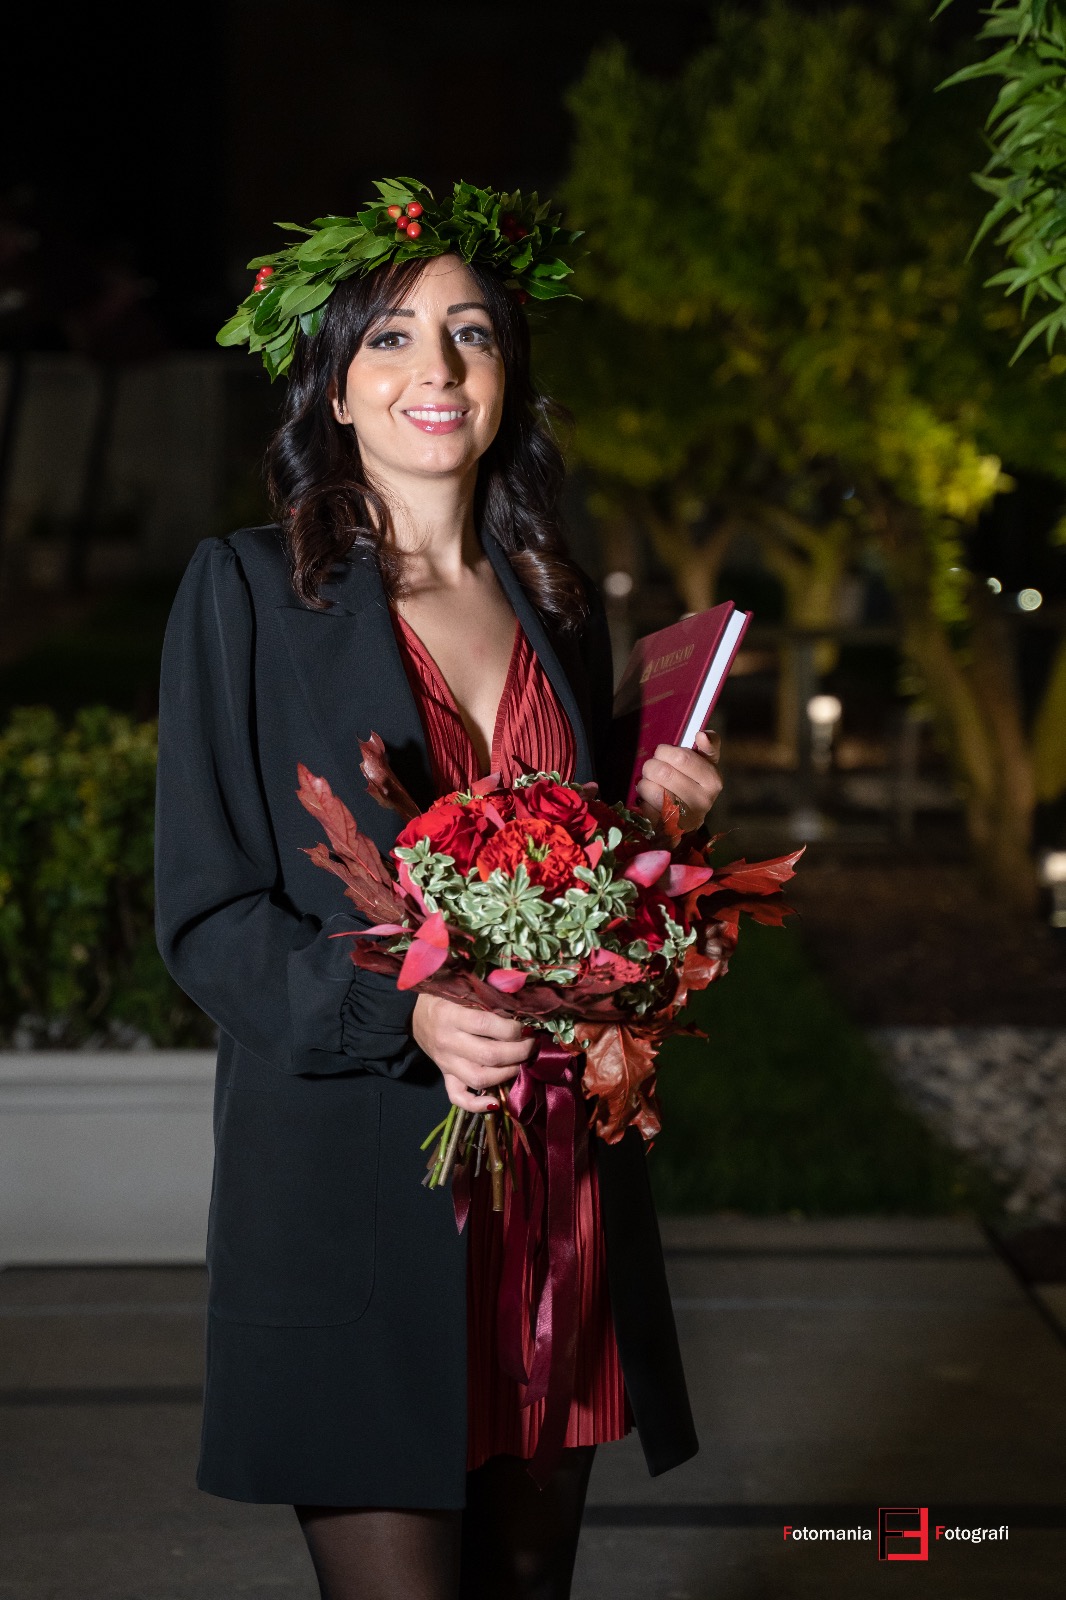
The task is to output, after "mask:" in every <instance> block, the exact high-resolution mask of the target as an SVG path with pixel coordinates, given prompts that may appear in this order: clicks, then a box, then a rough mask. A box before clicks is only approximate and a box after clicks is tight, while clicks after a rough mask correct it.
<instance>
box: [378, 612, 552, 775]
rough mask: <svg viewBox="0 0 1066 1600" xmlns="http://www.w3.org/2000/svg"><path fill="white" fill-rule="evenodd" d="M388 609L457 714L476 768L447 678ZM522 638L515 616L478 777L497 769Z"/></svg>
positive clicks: (400, 618) (470, 741)
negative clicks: (504, 672)
mask: <svg viewBox="0 0 1066 1600" xmlns="http://www.w3.org/2000/svg"><path fill="white" fill-rule="evenodd" d="M389 611H390V614H391V615H392V616H393V617H394V618H395V620H396V621H397V622H398V623H399V625H400V627H401V629H402V630H403V635H404V638H405V640H406V641H407V643H408V645H409V647H410V648H411V649H412V650H414V651H415V652H416V653H417V655H418V657H419V659H420V660H421V661H422V663H423V665H424V666H425V668H426V671H427V673H428V675H429V677H430V679H431V680H432V682H433V686H434V688H435V689H436V691H437V693H438V695H439V696H440V698H441V700H443V702H444V704H445V705H446V706H447V707H448V709H449V710H450V711H453V712H454V713H455V715H456V717H457V718H458V720H459V726H460V727H461V728H462V730H463V737H464V738H465V739H466V742H467V744H468V745H469V746H470V751H471V754H472V755H473V757H474V759H473V761H472V763H471V770H472V771H478V769H479V768H480V766H481V761H480V759H479V757H478V752H477V746H476V745H475V743H474V741H473V739H472V738H471V737H470V730H469V728H468V727H467V725H466V717H465V716H464V715H463V708H462V706H460V704H459V702H458V700H456V698H455V696H454V694H453V693H452V691H451V688H450V686H449V684H448V680H447V678H446V677H445V676H444V674H443V672H442V671H441V669H440V667H439V666H438V665H437V662H436V660H435V659H434V657H433V656H432V655H431V654H430V651H429V650H428V649H427V647H426V645H425V644H424V643H423V641H422V638H421V636H420V635H419V634H418V633H416V632H415V630H414V628H412V626H411V624H410V623H409V622H408V620H407V618H406V617H404V616H401V615H400V613H399V611H397V609H396V607H395V606H392V605H390V607H389ZM522 638H523V635H522V624H521V622H520V621H519V619H518V618H517V617H516V618H515V625H514V643H513V645H512V646H511V659H510V661H509V662H508V663H507V676H506V677H505V678H504V681H503V692H502V693H501V695H500V699H499V704H498V705H497V707H496V716H495V719H494V721H493V727H492V744H491V745H490V747H489V765H488V769H487V771H485V772H479V776H480V777H482V778H487V777H488V775H489V773H490V772H498V771H499V770H500V756H501V751H500V737H501V734H502V732H503V728H504V724H505V722H506V717H507V711H508V708H509V706H510V704H511V700H512V698H513V696H514V686H515V679H516V677H517V675H518V665H519V662H520V660H521V656H522Z"/></svg>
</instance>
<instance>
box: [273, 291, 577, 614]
mask: <svg viewBox="0 0 1066 1600" xmlns="http://www.w3.org/2000/svg"><path fill="white" fill-rule="evenodd" d="M424 269H425V262H424V261H407V262H401V263H399V264H394V265H390V266H384V267H379V268H378V269H377V270H376V271H374V272H371V273H368V274H367V275H366V276H365V277H362V278H348V279H345V281H344V282H342V283H340V284H338V285H337V287H336V288H335V289H334V291H333V293H332V294H331V295H330V298H329V299H328V300H327V302H326V305H325V314H324V316H323V319H322V323H321V326H320V328H319V330H318V332H317V333H316V334H314V335H313V336H312V337H310V338H308V337H306V336H305V335H304V334H302V333H301V334H299V335H298V336H297V341H296V349H295V352H294V354H293V361H292V366H291V368H290V369H289V383H288V392H287V395H286V398H285V404H284V409H283V412H282V420H281V425H280V427H279V428H278V430H277V432H276V433H275V434H274V437H273V438H272V439H271V441H270V444H269V446H268V449H267V460H266V465H267V484H268V487H269V490H270V496H271V500H272V502H273V505H274V510H275V514H276V516H277V518H278V521H279V523H280V525H281V528H282V531H283V534H284V537H285V540H286V542H287V545H288V549H289V555H290V559H291V562H292V585H293V588H294V590H295V591H296V593H297V595H298V596H299V597H300V599H301V600H302V601H303V602H304V603H305V604H306V605H309V606H312V607H314V608H315V609H322V608H323V607H324V606H325V604H326V602H325V601H324V600H323V599H322V598H321V596H320V594H319V588H320V586H321V584H322V583H323V582H324V581H325V580H326V579H327V578H328V577H329V574H330V571H331V569H332V568H333V567H334V566H335V565H336V564H337V563H339V562H341V561H343V560H344V558H345V557H346V556H347V555H348V553H349V552H350V551H351V550H353V549H355V548H358V547H362V548H364V549H369V550H371V551H372V552H373V553H374V555H375V556H376V558H377V561H378V565H379V567H380V570H381V575H382V579H383V581H384V584H385V588H386V591H387V592H388V593H389V594H390V595H392V596H397V595H401V594H402V593H403V590H404V572H403V560H402V556H401V554H400V553H399V552H398V551H397V550H396V548H395V546H394V545H392V544H391V543H390V542H389V539H388V530H389V514H388V507H387V505H386V504H385V502H384V500H383V498H382V496H381V495H380V494H379V493H377V491H376V490H375V489H374V487H373V485H372V484H371V483H370V482H369V481H368V479H367V475H366V473H365V471H364V468H363V463H362V460H361V457H360V453H359V444H358V440H357V439H356V436H355V431H354V429H353V428H352V427H351V426H350V424H341V423H339V422H337V420H336V418H335V417H334V415H333V409H332V405H331V403H330V401H331V395H332V394H335V393H336V394H342V395H343V393H344V389H345V382H346V379H347V373H348V368H349V366H350V365H351V362H352V359H353V357H354V356H355V354H356V352H357V351H358V349H359V348H360V346H361V345H362V343H363V340H364V339H365V338H366V336H367V334H368V333H369V332H370V331H371V330H372V329H373V328H374V327H375V326H376V325H377V323H378V322H379V321H380V319H381V318H382V317H383V316H384V315H385V314H386V313H387V312H388V311H389V310H391V309H392V307H394V306H396V305H399V304H401V303H402V301H403V300H404V298H405V297H406V296H407V295H409V294H410V293H411V291H412V289H413V288H414V286H415V284H416V283H417V281H418V278H419V276H420V275H421V273H422V272H423V271H424ZM469 270H470V272H471V273H472V274H473V276H474V278H475V279H476V280H477V284H478V288H479V290H480V292H481V295H482V296H483V298H484V302H485V305H486V306H487V307H488V312H489V317H490V319H491V321H492V326H493V331H494V334H495V338H496V343H497V347H498V349H499V351H500V355H501V357H502V360H503V367H504V400H503V415H502V417H501V420H500V426H499V430H498V432H497V434H496V437H495V439H494V440H493V441H492V444H491V445H490V446H489V448H488V450H487V451H486V452H485V454H484V455H483V456H482V458H481V460H480V461H479V462H478V475H477V486H476V489H475V499H474V517H475V521H476V524H477V526H478V528H479V530H481V531H482V532H483V533H490V534H493V535H495V537H496V538H497V539H498V540H499V542H500V544H501V545H502V546H503V548H504V549H505V550H506V552H507V554H508V556H509V557H510V561H511V565H512V566H513V568H514V570H515V573H516V575H517V577H518V579H519V581H520V582H521V584H522V586H523V588H524V589H525V591H526V593H527V594H528V595H529V597H530V600H531V601H532V602H533V604H534V606H536V608H537V610H538V611H539V612H540V613H541V615H542V616H543V617H544V618H545V620H546V621H549V622H551V623H554V624H555V625H556V626H557V627H562V628H568V627H576V626H578V625H579V624H580V623H581V621H582V620H583V619H584V617H585V616H586V615H587V612H588V598H587V592H586V584H585V580H584V578H583V575H582V573H581V570H580V568H578V567H577V566H576V565H575V564H574V562H573V561H571V560H570V559H569V557H568V555H567V553H566V545H565V542H564V536H563V529H562V521H561V516H560V511H559V499H560V495H561V492H562V485H563V477H564V471H565V469H564V465H563V458H562V453H561V451H560V449H559V446H558V445H557V443H556V441H555V437H554V435H553V432H552V428H551V423H552V421H553V420H555V419H556V418H558V417H561V416H564V415H565V413H563V412H562V410H561V408H559V407H557V406H556V405H555V404H554V403H553V402H552V401H550V400H549V399H548V398H547V397H546V396H544V395H542V394H541V393H540V392H539V391H538V390H537V389H536V387H535V386H534V383H533V379H532V376H531V373H530V358H529V329H528V326H527V324H526V319H525V315H524V314H523V312H522V311H521V310H520V308H519V306H518V305H517V303H516V302H515V300H514V298H513V296H512V295H511V294H510V293H509V291H508V290H507V289H505V288H504V285H503V283H502V281H501V280H500V279H499V278H498V277H497V276H496V274H495V273H493V272H491V271H489V270H485V269H480V268H478V267H475V266H472V267H470V269H469Z"/></svg>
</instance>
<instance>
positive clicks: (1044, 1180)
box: [870, 1027, 1066, 1222]
mask: <svg viewBox="0 0 1066 1600" xmlns="http://www.w3.org/2000/svg"><path fill="white" fill-rule="evenodd" d="M870 1037H871V1038H872V1040H873V1042H874V1044H875V1045H876V1046H877V1047H878V1049H879V1050H880V1052H881V1055H882V1057H883V1059H884V1061H885V1063H886V1065H887V1068H888V1071H889V1073H890V1075H891V1077H892V1078H893V1080H894V1081H895V1082H896V1084H897V1085H898V1086H899V1088H900V1091H901V1092H902V1094H903V1096H904V1098H905V1099H906V1100H907V1101H908V1102H909V1104H910V1105H912V1106H913V1107H914V1109H915V1111H916V1112H917V1113H918V1114H919V1115H920V1116H922V1117H923V1118H924V1119H925V1120H926V1121H927V1122H928V1123H929V1124H930V1125H931V1126H932V1127H933V1128H934V1129H935V1130H936V1132H937V1133H939V1134H940V1135H941V1137H942V1138H944V1139H945V1140H946V1141H947V1142H948V1143H949V1144H950V1145H952V1146H953V1147H954V1148H955V1149H957V1150H960V1151H963V1152H964V1153H966V1154H967V1155H970V1156H972V1157H974V1158H975V1159H976V1160H978V1161H980V1162H981V1163H982V1164H983V1165H984V1166H985V1167H987V1168H988V1169H989V1171H991V1173H992V1175H993V1177H995V1178H996V1179H997V1181H999V1182H1001V1183H1002V1184H1004V1186H1005V1187H1006V1190H1007V1200H1006V1208H1007V1210H1008V1212H1010V1213H1011V1215H1012V1216H1017V1217H1031V1218H1034V1219H1036V1220H1038V1221H1041V1222H1066V1029H1062V1028H1027V1027H997V1028H948V1027H942V1028H920V1027H890V1028H874V1029H871V1030H870Z"/></svg>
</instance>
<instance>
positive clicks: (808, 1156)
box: [648, 925, 996, 1215]
mask: <svg viewBox="0 0 1066 1600" xmlns="http://www.w3.org/2000/svg"><path fill="white" fill-rule="evenodd" d="M689 1018H690V1020H691V1021H692V1022H695V1023H696V1024H697V1025H698V1026H700V1027H701V1028H703V1029H704V1030H705V1031H706V1033H707V1034H708V1035H709V1038H708V1039H707V1040H702V1039H685V1038H674V1039H670V1040H668V1041H667V1043H666V1045H665V1046H664V1048H663V1051H662V1055H661V1057H660V1061H661V1066H660V1071H659V1077H658V1088H659V1093H660V1096H661V1099H662V1104H663V1127H664V1129H665V1132H664V1136H663V1138H662V1139H661V1140H659V1141H657V1142H656V1145H655V1148H654V1149H653V1150H652V1152H651V1154H650V1156H649V1161H648V1166H649V1172H650V1174H651V1178H652V1184H653V1187H654V1189H655V1193H656V1197H657V1200H658V1202H659V1204H660V1206H662V1208H663V1209H664V1210H667V1211H713V1210H719V1209H724V1210H738V1211H745V1212H749V1213H753V1214H759V1213H762V1214H767V1213H773V1212H782V1211H789V1210H800V1211H803V1212H806V1213H808V1214H810V1215H819V1214H820V1215H841V1214H847V1213H849V1212H850V1213H854V1212H858V1213H864V1214H869V1213H876V1212H887V1213H891V1212H897V1213H910V1214H912V1215H915V1214H919V1215H920V1214H922V1213H935V1212H949V1211H954V1210H959V1209H962V1208H964V1207H966V1208H969V1207H974V1208H977V1209H981V1210H991V1209H994V1208H995V1205H996V1192H995V1188H994V1185H993V1184H992V1183H991V1181H990V1180H988V1179H987V1178H986V1177H985V1176H984V1175H983V1174H982V1173H980V1172H979V1171H977V1170H976V1169H974V1168H973V1167H971V1166H969V1165H968V1164H967V1163H966V1162H965V1161H964V1160H963V1159H962V1158H961V1157H959V1156H955V1155H953V1154H951V1153H949V1152H948V1151H947V1150H945V1149H943V1148H942V1147H941V1146H940V1145H939V1144H938V1143H937V1141H936V1140H935V1139H934V1138H933V1136H932V1135H931V1134H929V1133H928V1132H927V1131H926V1129H925V1127H924V1126H923V1125H922V1124H921V1123H920V1122H919V1121H918V1119H917V1118H916V1117H915V1116H914V1115H913V1114H912V1113H911V1112H910V1111H909V1110H908V1109H906V1108H905V1107H904V1106H903V1104H902V1103H901V1102H900V1100H899V1098H898V1096H897V1094H896V1092H895V1090H894V1088H893V1086H892V1084H891V1082H890V1080H889V1079H888V1078H887V1076H886V1075H885V1072H884V1070H883V1068H882V1067H881V1064H880V1062H879V1061H878V1059H877V1057H876V1055H875V1053H874V1051H873V1049H872V1047H871V1046H870V1044H869V1043H868V1041H867V1040H866V1039H865V1037H864V1036H863V1035H862V1034H861V1033H860V1032H859V1030H858V1029H857V1028H855V1027H854V1026H853V1025H852V1024H851V1023H850V1022H849V1020H848V1018H847V1017H846V1016H845V1014H844V1012H843V1010H842V1009H841V1007H840V1006H839V1004H838V1003H837V1002H836V1000H835V999H834V998H833V996H832V995H831V994H830V993H829V992H828V990H827V989H826V987H825V985H824V984H823V982H822V981H821V978H820V977H819V976H818V974H817V973H816V972H814V971H813V970H812V968H811V966H810V964H809V962H808V960H807V959H806V956H805V953H804V950H803V946H802V943H801V941H800V937H799V935H798V934H797V933H796V932H795V931H794V930H791V929H790V930H789V931H788V932H786V933H785V934H784V935H783V934H782V933H781V931H780V929H776V928H761V927H759V926H757V925H750V926H745V928H744V931H743V933H742V935H741V939H740V945H739V948H738V950H737V954H736V956H735V957H734V959H733V961H732V962H731V963H730V970H729V976H728V978H726V980H725V981H724V982H723V983H717V984H712V985H711V987H710V989H708V990H705V991H704V993H702V994H699V995H694V996H693V998H692V1000H691V1002H690V1005H689Z"/></svg>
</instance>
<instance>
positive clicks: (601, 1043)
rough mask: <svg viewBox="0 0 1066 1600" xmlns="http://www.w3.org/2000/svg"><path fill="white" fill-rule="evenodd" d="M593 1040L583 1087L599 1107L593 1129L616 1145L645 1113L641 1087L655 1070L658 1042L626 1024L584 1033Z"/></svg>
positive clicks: (592, 1124) (595, 1109)
mask: <svg viewBox="0 0 1066 1600" xmlns="http://www.w3.org/2000/svg"><path fill="white" fill-rule="evenodd" d="M583 1036H584V1037H587V1038H588V1039H589V1047H588V1050H587V1052H586V1057H585V1071H584V1074H583V1076H582V1079H581V1087H582V1089H583V1090H584V1092H585V1094H586V1095H587V1096H588V1097H589V1098H590V1099H595V1101H596V1105H595V1108H594V1110H593V1113H592V1119H591V1126H592V1127H593V1128H594V1129H595V1131H596V1133H598V1134H599V1136H600V1138H601V1139H605V1140H606V1141H607V1143H608V1144H616V1143H617V1142H618V1140H619V1139H620V1138H621V1137H622V1135H623V1133H624V1132H625V1130H626V1128H627V1127H628V1126H629V1124H630V1123H631V1122H632V1121H633V1120H634V1118H635V1117H636V1116H638V1114H639V1113H640V1111H641V1106H642V1100H641V1093H640V1090H641V1085H642V1084H643V1083H645V1082H646V1080H647V1079H648V1078H649V1077H651V1076H652V1075H653V1074H654V1071H655V1052H656V1044H655V1042H654V1041H653V1040H652V1039H651V1038H650V1037H649V1036H648V1035H647V1034H646V1033H644V1032H640V1033H638V1032H635V1031H634V1030H633V1029H632V1028H628V1027H626V1026H625V1025H624V1024H622V1025H618V1024H614V1025H611V1026H608V1027H605V1028H598V1029H597V1028H593V1029H589V1030H583Z"/></svg>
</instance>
